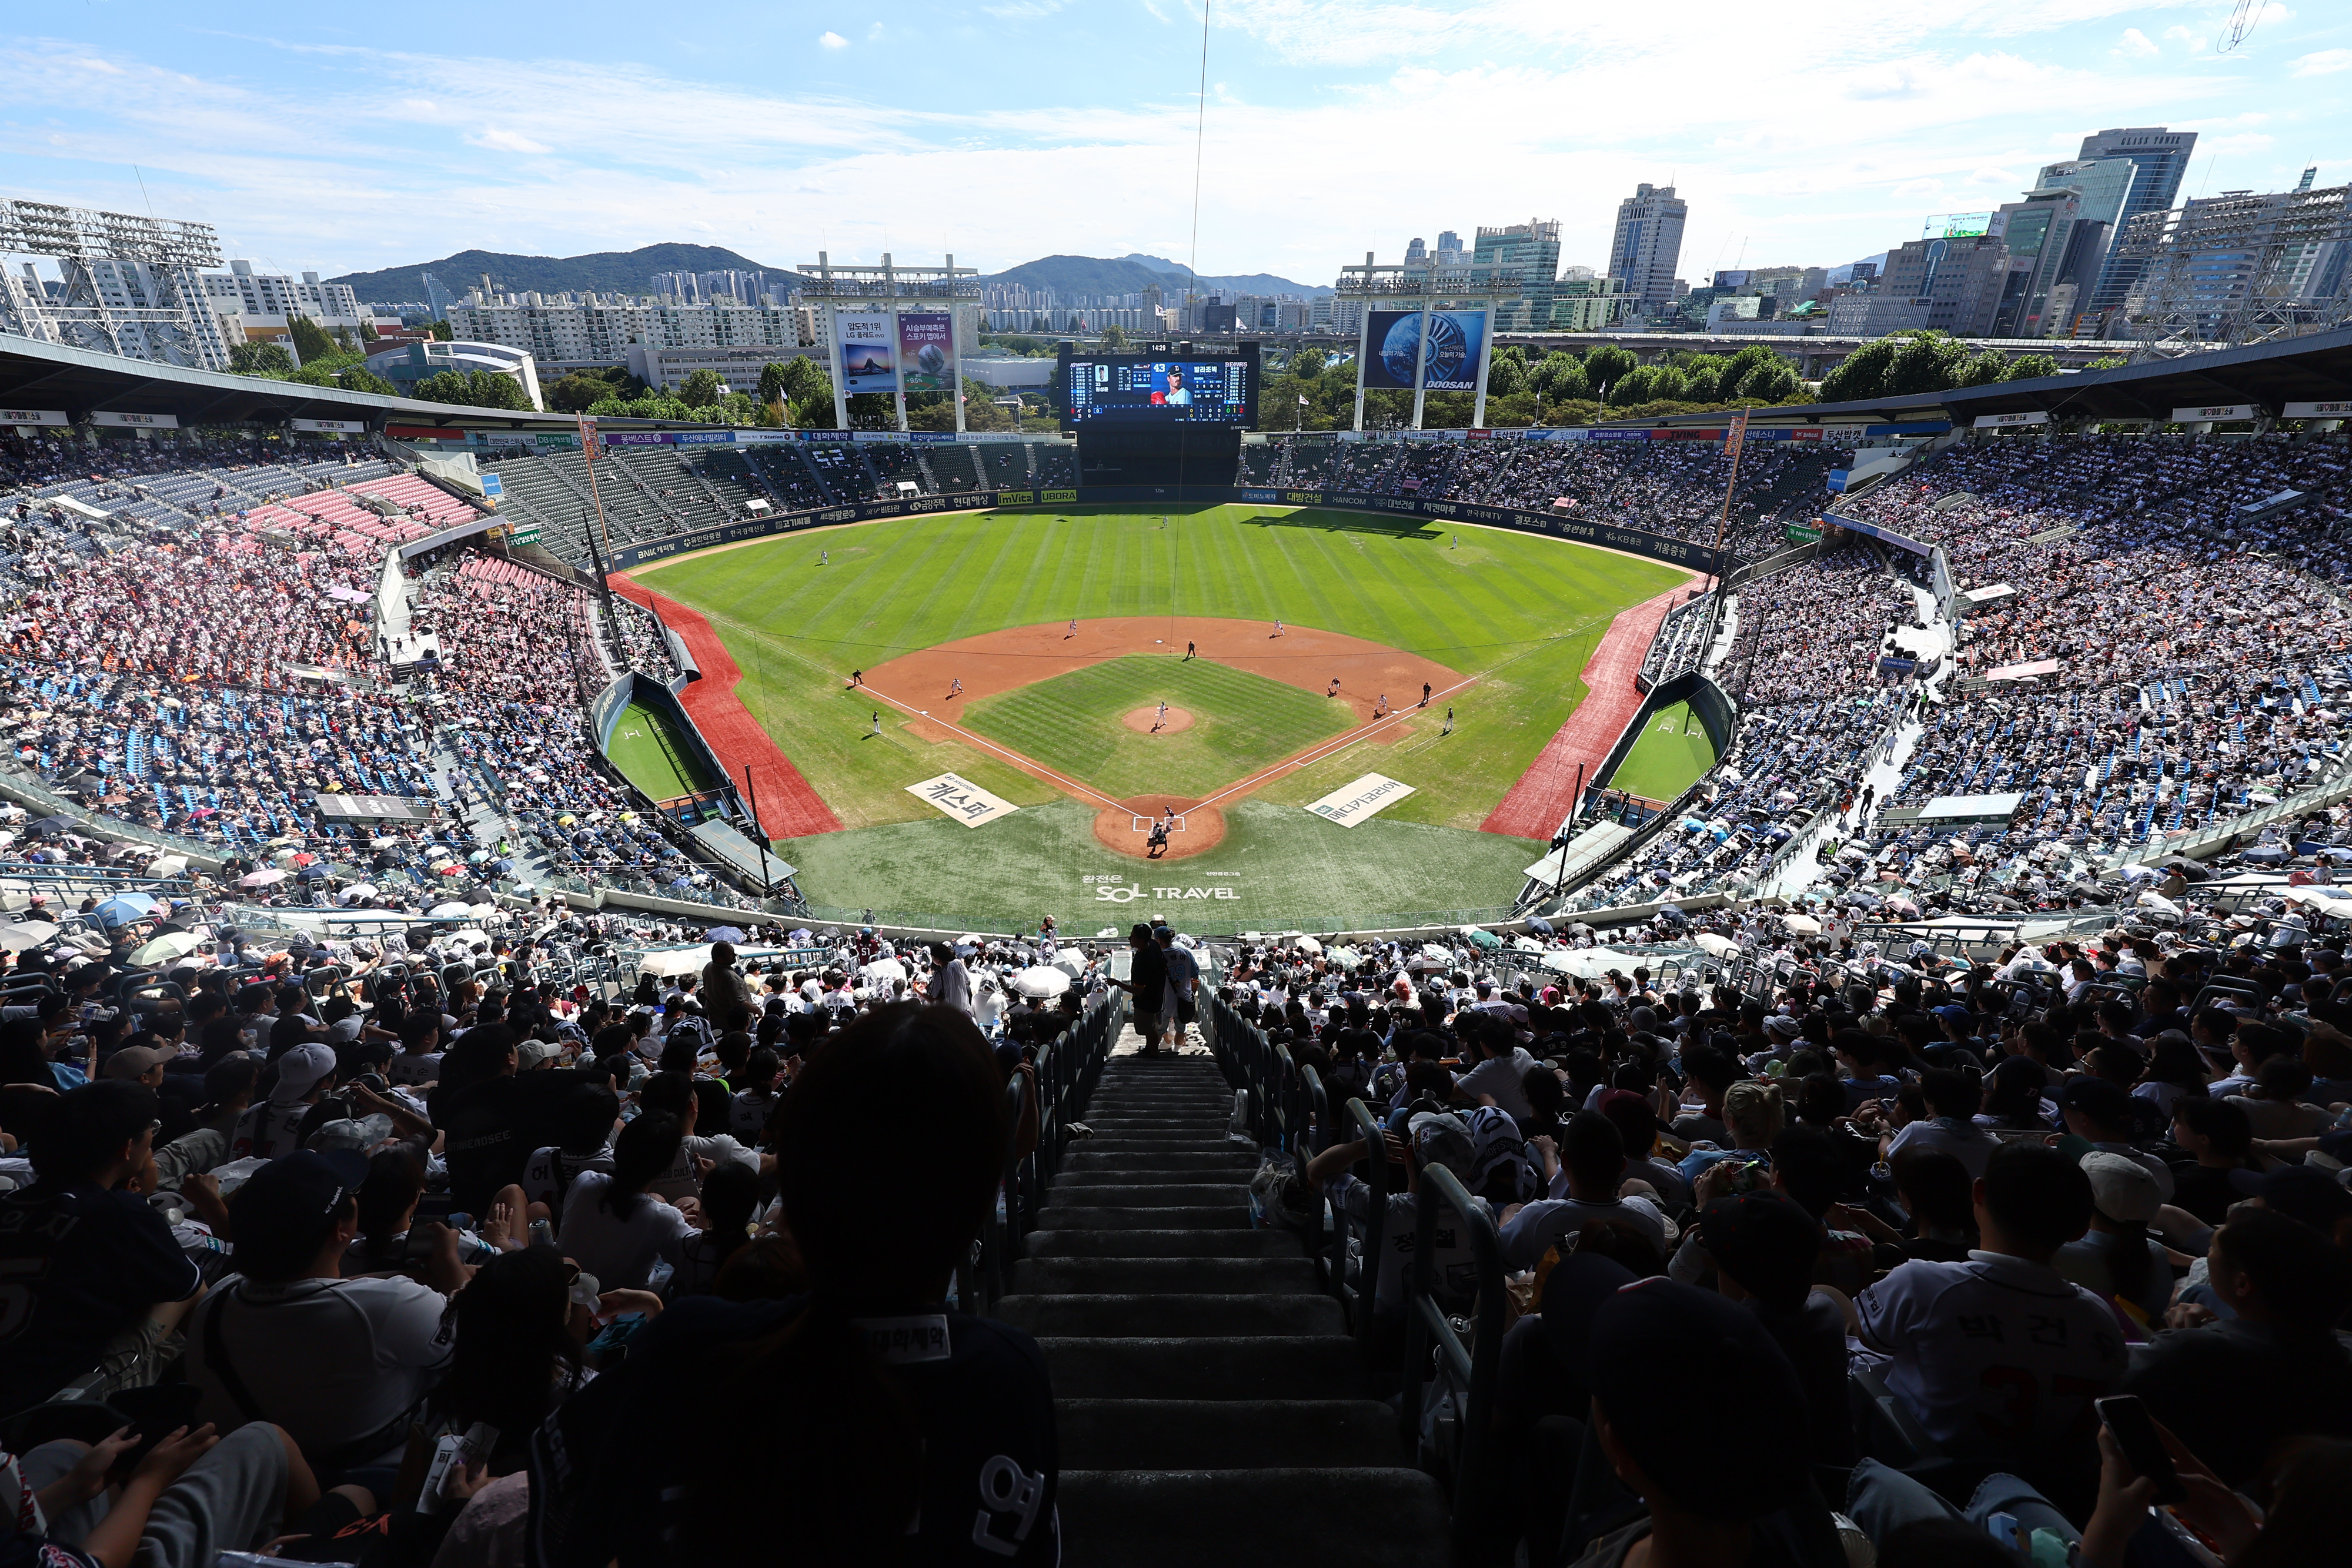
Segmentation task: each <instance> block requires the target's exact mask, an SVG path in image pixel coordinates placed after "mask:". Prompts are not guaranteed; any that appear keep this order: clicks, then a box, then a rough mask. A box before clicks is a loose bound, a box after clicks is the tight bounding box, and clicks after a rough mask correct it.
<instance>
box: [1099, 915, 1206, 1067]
mask: <svg viewBox="0 0 2352 1568" xmlns="http://www.w3.org/2000/svg"><path fill="white" fill-rule="evenodd" d="M1127 941H1128V946H1129V949H1130V950H1131V951H1132V953H1133V958H1132V960H1131V961H1130V964H1129V968H1128V971H1127V978H1126V979H1124V980H1111V981H1110V982H1109V983H1110V984H1111V985H1113V986H1116V987H1118V988H1119V989H1120V990H1122V991H1125V992H1126V993H1127V994H1128V995H1129V997H1132V998H1134V999H1135V1018H1134V1020H1133V1021H1134V1024H1135V1032H1136V1035H1137V1037H1138V1038H1139V1039H1140V1040H1142V1041H1143V1054H1144V1055H1146V1056H1156V1055H1158V1054H1159V1049H1160V1001H1161V999H1162V998H1163V997H1164V995H1165V993H1166V991H1167V989H1168V960H1167V959H1166V958H1165V957H1163V956H1161V955H1160V944H1159V943H1158V942H1156V941H1154V940H1153V939H1152V936H1151V927H1150V926H1149V925H1144V924H1143V923H1142V922H1141V921H1138V922H1136V924H1135V928H1134V929H1133V930H1131V931H1129V933H1128V934H1127ZM1194 972H1195V973H1198V972H1199V971H1198V970H1197V969H1196V970H1195V971H1194Z"/></svg>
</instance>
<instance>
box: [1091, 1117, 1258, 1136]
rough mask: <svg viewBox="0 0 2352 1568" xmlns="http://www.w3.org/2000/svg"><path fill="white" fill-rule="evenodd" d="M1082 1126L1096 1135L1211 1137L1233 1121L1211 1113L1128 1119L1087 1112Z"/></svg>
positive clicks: (1231, 1118)
mask: <svg viewBox="0 0 2352 1568" xmlns="http://www.w3.org/2000/svg"><path fill="white" fill-rule="evenodd" d="M1086 1123H1087V1126H1089V1127H1092V1128H1093V1129H1094V1130H1095V1131H1096V1133H1097V1134H1104V1133H1151V1132H1169V1133H1207V1134H1212V1135H1214V1134H1218V1133H1222V1132H1223V1131H1224V1130H1225V1129H1226V1128H1227V1127H1230V1126H1232V1125H1233V1124H1234V1119H1233V1116H1232V1114H1231V1113H1226V1114H1223V1115H1219V1114H1217V1113H1214V1112H1211V1113H1207V1114H1200V1113H1194V1112H1191V1111H1178V1112H1174V1113H1171V1114H1169V1115H1165V1116H1154V1115H1148V1114H1144V1113H1136V1114H1134V1115H1129V1116H1105V1115H1102V1114H1100V1113H1097V1112H1093V1111H1089V1112H1087V1116H1086Z"/></svg>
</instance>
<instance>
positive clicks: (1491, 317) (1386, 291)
mask: <svg viewBox="0 0 2352 1568" xmlns="http://www.w3.org/2000/svg"><path fill="white" fill-rule="evenodd" d="M1459 254H1460V253H1459V252H1455V253H1454V255H1456V256H1459ZM1332 292H1333V293H1334V294H1336V295H1338V296H1339V298H1344V299H1353V300H1356V301H1358V302H1359V303H1360V309H1359V311H1358V312H1357V324H1356V428H1357V429H1358V430H1361V429H1363V428H1364V378H1365V376H1366V374H1367V373H1368V372H1369V371H1370V352H1371V349H1372V344H1371V326H1372V312H1373V311H1374V310H1375V309H1376V308H1382V307H1387V308H1400V307H1402V308H1403V309H1404V310H1405V311H1406V312H1408V313H1413V312H1417V313H1418V314H1419V317H1420V319H1419V322H1418V323H1417V330H1416V331H1415V333H1414V336H1413V343H1414V345H1415V349H1414V350H1407V351H1410V352H1412V358H1413V365H1412V427H1413V428H1414V429H1415V430H1419V429H1420V428H1421V420H1422V410H1423V404H1424V403H1425V402H1426V401H1427V399H1428V396H1429V388H1428V385H1427V382H1428V380H1429V362H1430V361H1431V360H1432V359H1433V358H1434V357H1435V354H1436V349H1435V346H1434V345H1433V344H1432V342H1431V340H1430V330H1431V326H1432V323H1433V319H1445V318H1447V317H1452V316H1453V315H1454V312H1453V311H1451V310H1448V309H1446V307H1447V306H1449V305H1454V304H1466V305H1468V306H1470V307H1471V308H1472V310H1473V311H1475V313H1476V315H1477V316H1478V319H1479V327H1478V349H1477V354H1478V380H1477V392H1476V396H1475V401H1474V402H1473V404H1472V407H1471V413H1470V423H1471V424H1472V425H1473V426H1476V427H1483V426H1484V425H1485V424H1486V367H1487V365H1488V363H1489V362H1490V361H1492V360H1493V358H1494V338H1495V302H1496V300H1497V299H1504V298H1516V297H1517V296H1518V295H1521V294H1524V293H1526V292H1527V286H1526V283H1525V281H1524V280H1523V279H1522V278H1521V277H1520V275H1519V273H1518V272H1517V269H1515V268H1514V269H1510V270H1505V269H1503V268H1499V267H1494V266H1492V265H1488V266H1485V267H1479V266H1475V265H1473V266H1458V265H1457V266H1454V267H1446V268H1444V269H1443V270H1440V269H1438V268H1436V267H1432V266H1430V265H1429V264H1428V263H1426V262H1378V261H1374V260H1373V259H1372V253H1371V252H1370V251H1366V252H1365V253H1364V262H1363V265H1362V266H1361V267H1357V266H1354V265H1349V266H1347V267H1341V268H1340V269H1339V286H1338V287H1336V288H1334V289H1333V290H1332ZM1448 329H1449V330H1455V329H1454V328H1453V327H1452V325H1451V323H1450V322H1449V323H1448Z"/></svg>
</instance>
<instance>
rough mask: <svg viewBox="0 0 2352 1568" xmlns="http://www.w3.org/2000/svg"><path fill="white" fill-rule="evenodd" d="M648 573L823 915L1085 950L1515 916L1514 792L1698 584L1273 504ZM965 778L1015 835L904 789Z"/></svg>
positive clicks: (1513, 535) (1067, 521)
mask: <svg viewBox="0 0 2352 1568" xmlns="http://www.w3.org/2000/svg"><path fill="white" fill-rule="evenodd" d="M633 575H634V578H635V585H634V588H633V589H632V591H633V592H637V591H649V592H650V594H652V595H656V596H658V601H657V603H658V604H659V607H660V608H661V609H662V612H663V613H664V615H665V618H666V619H668V620H670V621H671V622H672V624H674V625H677V624H678V623H679V622H680V621H681V620H683V621H687V622H692V621H694V620H695V619H696V617H697V616H699V617H701V618H707V621H708V630H707V632H706V633H705V635H706V636H709V637H715V640H716V642H717V643H719V644H721V645H723V646H722V647H714V648H712V649H711V650H710V654H709V656H705V655H703V654H701V653H698V658H700V660H701V663H702V664H703V666H704V669H705V671H706V682H705V683H704V684H705V685H717V684H723V682H724V680H725V678H726V677H728V676H731V677H732V682H733V688H734V690H733V697H734V698H740V705H741V709H742V710H743V712H744V714H745V715H747V717H746V718H745V720H744V727H746V728H749V727H751V725H754V724H755V725H756V727H757V729H758V730H759V731H764V737H762V738H761V748H762V749H763V750H764V749H765V742H766V741H768V740H772V742H773V746H774V749H775V750H776V751H780V752H781V753H782V757H781V758H774V765H775V768H776V772H777V775H778V776H779V777H780V778H781V779H783V780H784V781H783V782H780V783H779V784H778V785H777V786H776V787H774V789H773V790H772V794H773V795H774V796H776V797H780V798H783V799H784V800H786V802H787V803H786V805H785V806H784V807H782V808H776V807H772V805H771V787H770V786H769V785H767V784H765V783H763V784H761V789H762V796H761V811H762V817H763V820H764V821H767V823H768V824H769V826H770V828H771V831H775V832H776V833H777V834H778V842H777V846H776V847H777V850H778V852H779V853H780V854H782V856H783V858H784V859H785V860H787V861H789V862H792V863H793V865H794V866H795V867H797V868H798V871H799V880H800V885H801V887H802V889H803V892H804V893H805V894H807V896H808V897H809V899H810V900H811V902H812V903H813V904H816V905H818V906H820V907H822V908H824V909H829V910H847V911H853V912H862V911H864V910H866V909H873V910H875V911H877V913H878V914H880V915H884V916H886V917H887V916H891V915H896V916H898V917H900V918H905V917H909V916H916V915H929V916H932V917H935V919H936V921H937V922H938V923H940V924H949V925H964V924H972V925H979V924H999V925H1001V924H1034V922H1035V920H1036V918H1037V917H1038V916H1039V915H1045V914H1051V915H1055V917H1056V919H1057V920H1059V921H1060V922H1061V923H1062V925H1063V926H1064V928H1065V929H1066V930H1071V931H1077V930H1086V931H1088V932H1091V931H1092V930H1094V929H1096V928H1097V927H1099V926H1102V925H1111V924H1120V925H1124V924H1125V923H1126V922H1127V921H1128V920H1130V919H1131V918H1133V917H1134V916H1135V915H1138V914H1140V913H1142V912H1143V908H1144V906H1146V905H1149V906H1150V909H1151V911H1152V912H1153V913H1160V914H1166V915H1169V916H1170V917H1171V919H1172V920H1174V921H1175V922H1176V923H1178V924H1179V925H1185V926H1188V927H1190V928H1192V929H1196V930H1202V931H1210V932H1213V931H1219V930H1244V929H1268V930H1278V929H1283V928H1286V927H1289V926H1299V927H1302V928H1307V929H1316V930H1328V929H1337V928H1341V927H1344V926H1349V925H1356V926H1361V925H1371V924H1375V923H1377V922H1378V921H1379V920H1381V917H1386V916H1392V915H1393V916H1413V917H1416V918H1418V917H1423V916H1428V915H1441V914H1444V913H1445V912H1454V911H1461V912H1465V913H1466V912H1472V911H1487V910H1492V909H1494V908H1496V907H1497V906H1500V905H1503V904H1507V903H1509V901H1510V900H1511V899H1512V897H1513V896H1514V895H1516V894H1517V892H1518V890H1519V887H1520V884H1521V881H1522V878H1521V871H1522V868H1523V867H1525V866H1526V865H1527V864H1528V863H1529V862H1532V861H1533V860H1535V859H1536V858H1537V857H1538V855H1539V854H1540V853H1541V852H1542V850H1543V845H1542V843H1541V841H1540V840H1541V835H1543V834H1546V833H1549V831H1550V829H1551V824H1552V823H1553V822H1556V821H1557V820H1558V818H1557V816H1556V815H1554V816H1547V813H1549V811H1550V810H1552V809H1553V805H1554V802H1553V800H1552V799H1551V797H1552V796H1554V795H1557V794H1559V786H1558V785H1557V784H1552V785H1549V793H1546V792H1544V791H1540V790H1539V791H1537V792H1536V795H1535V796H1533V797H1530V796H1529V794H1528V790H1527V789H1526V788H1525V787H1522V789H1520V790H1519V791H1517V793H1514V786H1515V785H1519V784H1521V782H1522V776H1523V775H1526V776H1529V777H1530V778H1535V777H1538V776H1540V777H1543V778H1546V779H1549V775H1550V773H1556V772H1558V759H1559V756H1560V755H1561V751H1560V747H1559V743H1556V742H1555V737H1556V736H1559V735H1560V734H1561V731H1562V726H1563V725H1564V724H1566V723H1567V721H1568V720H1569V718H1570V715H1571V714H1573V713H1574V712H1575V711H1576V709H1577V708H1578V706H1579V705H1580V704H1581V703H1582V702H1583V700H1584V698H1585V696H1586V695H1587V693H1586V689H1585V685H1584V683H1583V680H1582V679H1581V678H1580V676H1581V673H1582V672H1583V671H1584V669H1585V667H1586V665H1587V664H1588V662H1591V661H1592V660H1593V659H1594V656H1595V651H1596V648H1597V647H1598V645H1599V644H1600V643H1601V639H1602V637H1603V636H1604V634H1607V633H1608V632H1610V629H1611V625H1612V620H1615V619H1618V618H1619V612H1630V611H1633V609H1634V607H1637V606H1643V605H1644V604H1645V603H1647V602H1649V601H1656V600H1659V599H1660V598H1661V596H1662V595H1667V594H1671V593H1674V592H1675V591H1678V590H1680V589H1681V588H1682V587H1683V585H1684V584H1685V581H1686V580H1687V574H1686V573H1685V572H1684V571H1682V570H1679V569H1676V568H1672V567H1667V566H1664V565H1660V564H1658V563H1655V562H1652V561H1647V560H1643V559H1635V558H1633V557H1629V556H1622V555H1618V554H1615V553H1613V552H1611V551H1606V550H1600V549H1590V548H1587V547H1584V546H1581V545H1576V544H1570V543H1568V542H1565V541H1562V540H1559V539H1553V538H1542V537H1540V536H1536V535H1530V534H1522V533H1517V532H1514V531H1509V530H1505V529H1493V528H1475V527H1462V528H1455V527H1454V526H1452V525H1433V524H1431V523H1427V522H1425V521H1423V520H1421V519H1418V518H1402V517H1381V516H1370V515H1364V514H1357V513H1347V512H1336V511H1323V510H1311V509H1309V510H1299V509H1292V508H1284V507H1254V506H1213V507H1190V508H1180V509H1177V510H1174V511H1162V510H1159V509H1150V508H1144V507H1065V508H1061V509H1045V510H1022V511H1006V512H974V513H961V514H950V515H946V516H939V517H918V518H905V519H892V520H889V521H885V522H877V523H871V524H866V525H861V526H858V527H854V528H830V529H824V530H821V531H814V532H809V533H804V534H798V535H786V536H782V537H780V538H771V539H762V540H759V541H756V542H753V543H751V544H747V545H740V546H734V547H729V548H724V549H715V550H710V551H706V552H703V553H700V554H698V555H693V556H687V557H682V558H679V559H674V560H670V561H665V562H662V563H660V564H658V565H656V566H652V567H646V568H640V569H638V570H637V571H636V572H635V573H634V574H633ZM660 601H668V602H660ZM681 611H683V612H684V613H683V614H681V613H680V612H681ZM1639 619H1640V618H1639V616H1638V615H1635V614H1630V613H1629V614H1628V615H1627V616H1625V617H1624V618H1623V622H1626V623H1630V622H1638V621H1639ZM1653 623H1654V622H1653ZM680 629H681V632H682V633H683V634H685V635H687V637H688V643H689V644H690V645H691V644H692V643H694V641H695V631H696V630H697V629H696V628H692V627H686V626H682V627H681V628H680ZM1633 634H1634V633H1632V632H1624V627H1623V625H1622V624H1621V636H1620V637H1619V639H1617V640H1618V641H1624V640H1625V639H1626V637H1628V636H1631V635H1633ZM1638 635H1639V636H1640V638H1641V640H1642V641H1643V643H1646V640H1647V632H1638ZM1612 650H1614V644H1613V643H1612ZM1614 651H1615V652H1616V653H1619V654H1621V655H1622V650H1614ZM1639 656H1640V653H1639V650H1638V649H1636V650H1634V652H1633V658H1634V659H1635V661H1636V662H1638V659H1639ZM714 664H716V665H718V666H720V667H721V669H722V671H723V674H722V675H721V676H720V679H719V682H718V683H714V682H713V681H712V680H711V678H710V672H712V670H713V667H714ZM728 664H732V666H733V669H732V670H724V666H726V665H728ZM717 695H719V693H718V692H717V691H715V690H712V691H706V692H702V693H697V692H696V690H695V688H691V687H690V688H688V706H689V710H690V711H695V712H696V715H697V722H698V725H700V726H701V727H702V728H703V730H704V732H705V734H706V735H710V736H711V737H712V739H713V744H714V745H716V746H718V747H719V749H720V751H721V754H722V756H726V757H727V760H728V761H729V762H730V766H733V767H734V768H736V770H737V771H738V772H739V773H740V770H741V767H742V765H743V762H744V761H746V760H749V759H748V758H737V757H734V756H731V755H728V752H729V746H728V743H727V742H726V741H725V740H722V739H721V738H720V737H719V735H718V734H715V733H714V719H713V717H712V716H709V712H708V711H707V708H698V706H697V702H698V697H699V699H700V700H701V702H702V703H704V704H706V705H707V704H709V702H711V701H712V700H713V699H714V698H715V697H716V696H717ZM1424 700H1425V702H1426V706H1423V705H1424ZM1163 705H1164V706H1163ZM1612 738H1613V737H1612ZM1548 747H1549V750H1548ZM1603 749H1605V747H1603ZM770 755H772V753H771V754H770ZM1539 758H1541V759H1543V760H1544V761H1545V762H1546V764H1547V765H1548V768H1549V772H1547V771H1546V769H1543V768H1538V769H1537V771H1536V773H1535V774H1530V769H1531V768H1534V767H1535V765H1536V764H1537V763H1538V759H1539ZM1596 758H1597V754H1596ZM784 759H789V765H788V766H786V765H785V763H784ZM795 774H796V775H797V779H793V778H792V776H793V775H795ZM944 774H954V775H956V776H957V777H958V778H959V779H961V780H962V781H964V783H966V784H968V785H970V786H974V787H977V789H978V790H980V791H984V792H986V793H987V794H988V795H992V796H994V797H996V798H997V799H998V800H1001V801H1003V802H1004V803H1005V804H1007V805H1009V806H1011V807H1013V808H1017V809H1016V810H1009V811H999V810H988V809H986V808H985V807H984V806H983V807H974V808H971V810H969V811H968V812H967V815H966V816H965V817H963V818H951V817H950V816H948V815H944V814H942V812H941V811H940V810H939V809H936V808H935V806H934V805H933V804H932V803H931V801H929V800H926V799H924V798H922V797H920V796H919V795H917V794H914V793H910V792H909V788H910V787H911V786H916V785H919V784H923V783H925V782H927V781H929V780H932V779H937V778H938V777H939V776H940V775H944ZM1367 775H1379V776H1381V777H1382V778H1385V779H1392V780H1395V781H1396V782H1397V783H1398V784H1401V785H1402V786H1405V787H1407V788H1408V789H1410V791H1411V792H1410V793H1401V792H1399V791H1398V790H1396V789H1387V790H1386V791H1385V792H1384V794H1383V795H1382V797H1381V798H1382V799H1383V800H1384V801H1385V803H1384V804H1383V805H1381V808H1380V809H1379V810H1378V812H1377V814H1360V813H1359V812H1353V811H1349V810H1346V809H1344V808H1343V809H1342V810H1341V815H1342V817H1343V818H1345V819H1346V820H1348V821H1351V822H1352V824H1353V825H1342V822H1341V821H1338V820H1331V819H1329V818H1328V817H1327V816H1318V815H1317V814H1315V813H1313V812H1310V811H1309V810H1304V809H1303V808H1305V807H1307V806H1308V805H1309V803H1311V802H1315V801H1317V800H1320V799H1322V798H1323V797H1326V796H1328V795H1331V794H1333V793H1334V792H1335V791H1339V790H1340V789H1342V787H1343V786H1348V785H1350V784H1351V783H1353V782H1354V781H1357V780H1360V779H1363V778H1364V777H1365V776H1367ZM763 777H766V775H763ZM974 799H977V797H974ZM974 812H978V813H981V814H980V815H978V816H977V817H975V816H974V815H973V813H974ZM968 820H978V821H979V823H980V825H978V826H968V825H966V821H968ZM1154 821H1166V822H1167V824H1168V826H1169V827H1170V829H1171V831H1170V832H1169V833H1168V835H1167V843H1166V846H1165V848H1164V850H1163V851H1162V852H1160V853H1158V854H1152V853H1150V852H1149V847H1148V840H1147V836H1146V830H1147V829H1148V828H1149V827H1150V825H1151V824H1152V823H1153V822H1154ZM836 824H837V826H836ZM820 830H823V831H820ZM1171 904H1178V905H1181V908H1171V907H1169V906H1170V905H1171ZM925 923H929V922H925Z"/></svg>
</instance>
